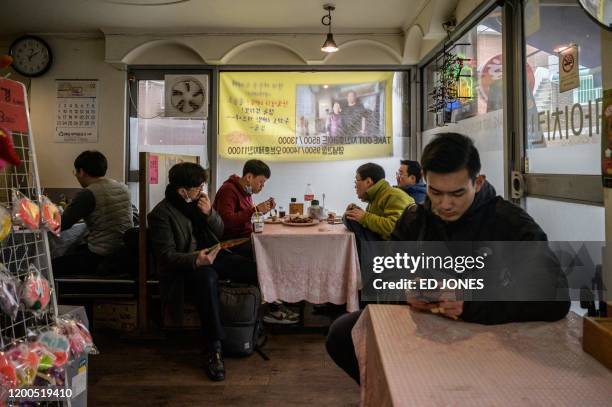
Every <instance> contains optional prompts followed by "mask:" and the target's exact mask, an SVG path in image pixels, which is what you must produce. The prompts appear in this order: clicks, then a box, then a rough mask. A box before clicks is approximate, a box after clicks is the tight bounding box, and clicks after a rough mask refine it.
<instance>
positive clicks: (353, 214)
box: [346, 207, 366, 222]
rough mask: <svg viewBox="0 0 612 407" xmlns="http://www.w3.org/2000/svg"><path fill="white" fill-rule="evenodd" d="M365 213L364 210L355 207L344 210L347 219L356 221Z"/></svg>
mask: <svg viewBox="0 0 612 407" xmlns="http://www.w3.org/2000/svg"><path fill="white" fill-rule="evenodd" d="M365 213H366V212H365V211H364V210H363V209H361V208H359V207H355V208H353V209H350V210H348V211H346V217H347V219H350V220H356V221H357V222H359V221H360V220H361V218H363V215H365Z"/></svg>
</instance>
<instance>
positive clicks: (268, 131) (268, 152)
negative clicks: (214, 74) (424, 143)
mask: <svg viewBox="0 0 612 407" xmlns="http://www.w3.org/2000/svg"><path fill="white" fill-rule="evenodd" d="M220 78H221V80H220V102H219V134H218V137H219V155H221V156H222V157H224V158H228V159H240V160H244V159H249V158H261V159H264V160H269V161H322V160H343V159H356V158H365V157H383V156H390V155H392V153H393V145H392V139H393V137H392V119H391V111H392V109H391V103H392V82H393V72H317V73H312V72H223V73H221V75H220Z"/></svg>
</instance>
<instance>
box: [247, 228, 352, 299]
mask: <svg viewBox="0 0 612 407" xmlns="http://www.w3.org/2000/svg"><path fill="white" fill-rule="evenodd" d="M253 247H254V249H255V258H256V261H257V274H258V276H259V284H260V288H261V292H262V295H263V298H264V300H265V301H267V302H272V301H277V300H281V301H287V302H298V301H302V300H306V301H308V302H311V303H314V304H322V303H325V302H331V303H334V304H344V303H346V304H347V308H348V310H349V311H355V310H358V309H359V301H358V297H357V290H358V289H359V288H360V281H361V276H360V274H359V259H358V256H357V249H356V245H355V235H354V234H353V233H351V232H349V231H348V230H347V229H346V228H345V227H344V225H328V224H327V223H322V224H320V225H316V226H307V227H295V226H285V225H270V224H266V225H265V227H264V231H263V233H255V234H253Z"/></svg>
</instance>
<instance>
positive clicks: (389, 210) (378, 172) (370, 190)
mask: <svg viewBox="0 0 612 407" xmlns="http://www.w3.org/2000/svg"><path fill="white" fill-rule="evenodd" d="M355 191H356V192H357V197H359V199H361V200H362V201H364V202H367V203H368V206H367V208H366V210H365V211H364V210H363V209H361V208H360V207H358V206H357V205H355V204H350V205H349V206H348V208H347V209H346V212H345V214H344V224H345V225H346V227H347V228H348V229H349V230H351V231H352V232H354V233H355V236H356V237H357V239H358V240H388V239H389V235H391V232H392V231H393V228H394V227H395V223H396V222H397V220H398V219H399V218H400V216H401V215H402V213H403V212H404V209H406V208H407V207H409V206H412V205H414V204H415V203H414V199H412V197H410V196H409V195H408V194H406V193H405V192H403V191H402V190H400V189H398V188H393V187H392V186H391V185H390V184H389V183H388V182H387V181H386V180H385V170H384V169H383V167H381V166H380V165H378V164H374V163H367V164H363V165H362V166H360V167H359V168H357V173H356V174H355Z"/></svg>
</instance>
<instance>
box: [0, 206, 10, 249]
mask: <svg viewBox="0 0 612 407" xmlns="http://www.w3.org/2000/svg"><path fill="white" fill-rule="evenodd" d="M12 229H13V219H12V217H11V214H10V212H9V211H7V210H6V208H5V207H4V206H0V241H2V240H4V239H6V238H7V236H8V235H9V234H10V233H11V230H12Z"/></svg>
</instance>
